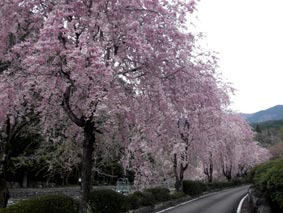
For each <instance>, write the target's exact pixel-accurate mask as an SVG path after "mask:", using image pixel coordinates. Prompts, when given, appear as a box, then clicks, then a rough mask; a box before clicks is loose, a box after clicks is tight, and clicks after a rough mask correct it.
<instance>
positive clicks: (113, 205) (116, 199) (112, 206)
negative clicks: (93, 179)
mask: <svg viewBox="0 0 283 213" xmlns="http://www.w3.org/2000/svg"><path fill="white" fill-rule="evenodd" d="M89 207H90V210H91V212H92V213H109V212H115V213H122V212H126V211H127V210H128V209H129V208H130V207H129V202H128V200H127V198H126V196H124V195H123V194H120V193H118V192H116V191H113V190H111V189H101V190H94V191H92V192H91V193H90V196H89Z"/></svg>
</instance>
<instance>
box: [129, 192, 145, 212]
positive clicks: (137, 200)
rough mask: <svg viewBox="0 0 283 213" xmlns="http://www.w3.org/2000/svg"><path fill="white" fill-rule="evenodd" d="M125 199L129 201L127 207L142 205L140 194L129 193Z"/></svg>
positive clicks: (135, 207) (133, 207)
mask: <svg viewBox="0 0 283 213" xmlns="http://www.w3.org/2000/svg"><path fill="white" fill-rule="evenodd" d="M127 200H128V203H129V209H138V208H139V207H141V206H142V202H141V196H139V195H137V194H135V193H134V194H129V195H128V196H127Z"/></svg>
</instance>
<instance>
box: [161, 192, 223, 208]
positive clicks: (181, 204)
mask: <svg viewBox="0 0 283 213" xmlns="http://www.w3.org/2000/svg"><path fill="white" fill-rule="evenodd" d="M216 193H217V192H213V193H209V194H206V195H203V196H200V197H197V198H195V199H192V200H189V201H186V202H184V203H180V204H178V205H176V206H172V207H169V208H167V209H163V210H161V211H159V212H156V213H163V212H166V211H169V210H171V209H174V208H177V207H179V206H183V205H186V204H188V203H191V202H193V201H196V200H199V199H201V198H204V197H208V196H210V195H214V194H216Z"/></svg>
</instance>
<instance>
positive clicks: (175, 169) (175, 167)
mask: <svg viewBox="0 0 283 213" xmlns="http://www.w3.org/2000/svg"><path fill="white" fill-rule="evenodd" d="M173 160H174V162H173V164H174V165H173V166H174V174H175V179H176V180H175V189H176V191H177V192H180V190H181V184H180V180H179V175H178V168H177V167H178V165H177V163H178V162H177V154H174V159H173Z"/></svg>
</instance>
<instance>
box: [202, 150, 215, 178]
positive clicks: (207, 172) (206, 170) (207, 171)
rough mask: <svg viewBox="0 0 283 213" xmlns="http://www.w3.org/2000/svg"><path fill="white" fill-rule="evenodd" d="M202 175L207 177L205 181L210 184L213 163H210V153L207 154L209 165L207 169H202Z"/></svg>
mask: <svg viewBox="0 0 283 213" xmlns="http://www.w3.org/2000/svg"><path fill="white" fill-rule="evenodd" d="M204 174H205V175H206V176H207V181H208V182H209V183H211V182H212V176H213V161H212V153H211V152H210V153H209V165H208V167H205V168H204Z"/></svg>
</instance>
